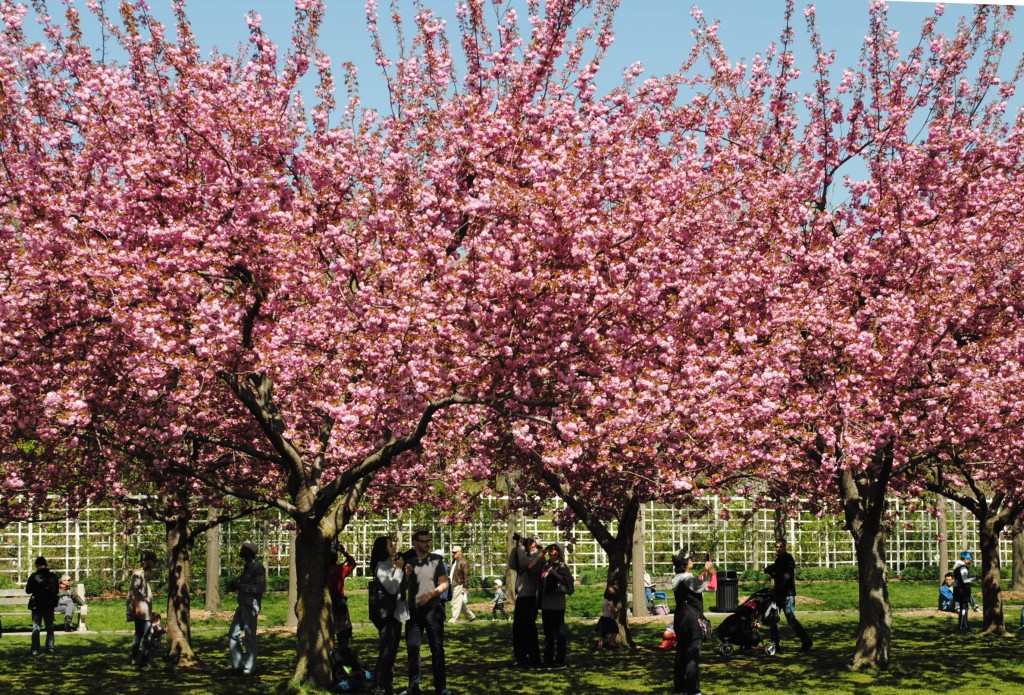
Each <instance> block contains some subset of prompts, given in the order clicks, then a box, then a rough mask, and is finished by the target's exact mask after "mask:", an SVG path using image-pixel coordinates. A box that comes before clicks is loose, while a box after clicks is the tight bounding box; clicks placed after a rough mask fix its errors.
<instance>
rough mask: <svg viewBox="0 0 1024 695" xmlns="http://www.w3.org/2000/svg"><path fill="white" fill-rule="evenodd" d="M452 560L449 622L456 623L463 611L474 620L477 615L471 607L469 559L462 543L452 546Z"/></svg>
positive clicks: (470, 620) (470, 619) (471, 620)
mask: <svg viewBox="0 0 1024 695" xmlns="http://www.w3.org/2000/svg"><path fill="white" fill-rule="evenodd" d="M452 560H453V563H452V617H451V620H449V621H448V622H450V623H454V622H455V621H456V620H458V619H459V615H460V614H462V613H465V614H466V617H467V618H469V622H473V621H474V620H476V615H475V614H474V613H473V611H471V610H470V609H469V560H467V559H466V556H465V555H463V554H462V546H461V545H457V546H455V547H454V548H452Z"/></svg>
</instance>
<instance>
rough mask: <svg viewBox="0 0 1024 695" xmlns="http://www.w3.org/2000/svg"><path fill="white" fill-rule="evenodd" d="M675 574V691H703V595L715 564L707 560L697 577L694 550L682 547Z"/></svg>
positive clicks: (674, 561) (675, 560)
mask: <svg viewBox="0 0 1024 695" xmlns="http://www.w3.org/2000/svg"><path fill="white" fill-rule="evenodd" d="M672 565H673V566H674V568H675V572H676V574H675V576H674V577H672V593H673V595H674V596H675V599H676V611H675V618H674V619H673V627H674V628H675V631H676V658H675V664H674V668H673V673H672V676H673V687H672V692H673V693H686V695H700V671H699V668H700V645H701V642H703V641H704V633H703V630H702V629H701V626H700V620H701V619H702V618H704V598H703V597H702V596H701V594H702V593H703V592H704V591H706V590H707V588H708V583H709V582H710V581H711V577H713V576H715V566H714V565H712V564H711V561H710V560H708V561H707V562H705V563H704V572H703V573H701V575H700V576H699V577H698V576H697V575H696V574H695V573H694V569H693V552H692V551H689V550H680V551H679V553H678V554H676V555H675V557H673V558H672Z"/></svg>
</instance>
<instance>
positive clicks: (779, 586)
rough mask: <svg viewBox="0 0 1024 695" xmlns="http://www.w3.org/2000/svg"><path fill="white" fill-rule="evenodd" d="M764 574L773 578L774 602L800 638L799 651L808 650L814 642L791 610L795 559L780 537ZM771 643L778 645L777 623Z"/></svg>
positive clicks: (793, 596) (774, 626)
mask: <svg viewBox="0 0 1024 695" xmlns="http://www.w3.org/2000/svg"><path fill="white" fill-rule="evenodd" d="M764 571H765V574H767V575H768V576H769V577H772V578H773V579H774V580H775V602H776V603H777V604H778V605H779V606H781V607H782V612H783V613H784V614H785V616H786V622H787V623H789V626H790V627H791V628H793V632H795V633H796V636H797V637H799V638H800V643H801V647H800V649H801V651H805V652H806V651H808V650H809V649H810V648H811V646H812V645H813V644H814V642H813V641H812V640H811V638H810V636H809V635H808V634H807V631H806V630H804V628H803V626H802V625H801V624H800V621H799V620H797V619H796V613H794V612H793V609H794V607H795V606H796V561H795V560H793V556H792V555H790V554H789V553H788V552H787V551H786V541H785V539H782V538H780V539H779V540H777V541H775V562H774V563H772V564H770V565H768V566H767V567H765V568H764ZM771 633H772V643H773V644H774V645H775V648H776V649H778V647H779V624H778V623H774V624H773V625H772V626H771Z"/></svg>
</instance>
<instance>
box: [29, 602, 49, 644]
mask: <svg viewBox="0 0 1024 695" xmlns="http://www.w3.org/2000/svg"><path fill="white" fill-rule="evenodd" d="M44 626H45V628H46V651H49V652H52V651H53V645H54V642H53V609H52V608H45V609H43V610H39V609H34V610H33V611H32V651H34V652H38V651H39V633H40V631H42V629H43V627H44Z"/></svg>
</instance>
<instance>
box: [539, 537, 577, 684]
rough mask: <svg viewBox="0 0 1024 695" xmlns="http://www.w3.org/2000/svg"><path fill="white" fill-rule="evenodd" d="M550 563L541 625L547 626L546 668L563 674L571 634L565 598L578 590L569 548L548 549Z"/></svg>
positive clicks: (542, 590)
mask: <svg viewBox="0 0 1024 695" xmlns="http://www.w3.org/2000/svg"><path fill="white" fill-rule="evenodd" d="M544 557H546V558H547V562H546V563H545V565H544V569H543V570H541V573H540V622H541V625H543V626H544V668H547V669H551V670H555V671H561V670H563V669H564V668H565V667H566V664H565V657H566V653H567V652H568V647H569V635H568V633H567V632H566V629H565V597H566V596H571V595H572V593H573V591H575V588H576V583H575V580H574V579H573V577H572V574H570V573H569V566H568V565H567V564H565V546H564V545H562V544H561V543H552V544H551V545H549V546H548V547H547V548H545V550H544Z"/></svg>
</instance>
